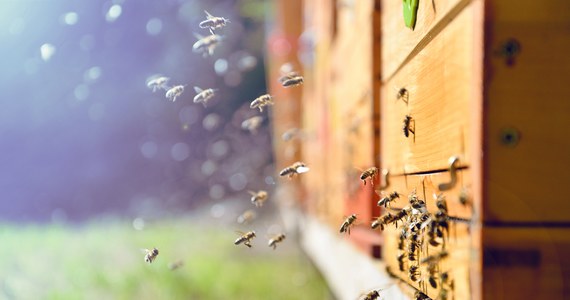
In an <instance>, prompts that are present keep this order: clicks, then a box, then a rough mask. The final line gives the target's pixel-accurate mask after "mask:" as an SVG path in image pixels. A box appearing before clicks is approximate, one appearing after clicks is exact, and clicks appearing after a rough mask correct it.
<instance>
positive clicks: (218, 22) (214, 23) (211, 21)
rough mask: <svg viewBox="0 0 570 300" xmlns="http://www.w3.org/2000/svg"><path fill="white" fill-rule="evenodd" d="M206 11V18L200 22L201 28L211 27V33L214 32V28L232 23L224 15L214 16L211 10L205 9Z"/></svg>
mask: <svg viewBox="0 0 570 300" xmlns="http://www.w3.org/2000/svg"><path fill="white" fill-rule="evenodd" d="M204 12H205V13H206V20H204V21H202V22H200V24H199V26H200V28H209V29H210V33H212V34H214V29H218V28H222V27H224V26H226V24H227V23H230V20H228V19H226V18H222V17H214V16H212V15H211V14H210V13H209V12H207V11H204Z"/></svg>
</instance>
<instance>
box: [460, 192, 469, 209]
mask: <svg viewBox="0 0 570 300" xmlns="http://www.w3.org/2000/svg"><path fill="white" fill-rule="evenodd" d="M458 200H459V203H461V205H463V206H465V205H467V204H469V191H468V190H467V188H466V187H463V188H461V191H460V192H459V197H458Z"/></svg>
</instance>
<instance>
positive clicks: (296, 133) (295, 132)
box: [281, 128, 301, 141]
mask: <svg viewBox="0 0 570 300" xmlns="http://www.w3.org/2000/svg"><path fill="white" fill-rule="evenodd" d="M300 135H301V130H300V129H299V128H291V129H289V130H287V131H285V132H283V134H282V135H281V139H283V140H284V141H290V140H292V139H294V138H295V137H300Z"/></svg>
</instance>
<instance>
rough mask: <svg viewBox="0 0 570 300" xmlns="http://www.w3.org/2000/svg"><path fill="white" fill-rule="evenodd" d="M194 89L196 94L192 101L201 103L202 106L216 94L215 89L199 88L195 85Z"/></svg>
mask: <svg viewBox="0 0 570 300" xmlns="http://www.w3.org/2000/svg"><path fill="white" fill-rule="evenodd" d="M194 91H196V96H194V103H202V105H204V107H206V104H208V101H210V100H211V99H212V98H214V96H215V95H216V91H217V89H205V90H203V89H201V88H199V87H197V86H195V87H194Z"/></svg>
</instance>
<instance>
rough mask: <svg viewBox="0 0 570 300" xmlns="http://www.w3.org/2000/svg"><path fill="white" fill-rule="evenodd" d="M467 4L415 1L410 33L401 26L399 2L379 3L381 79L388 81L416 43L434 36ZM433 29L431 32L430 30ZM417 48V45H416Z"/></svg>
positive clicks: (447, 0)
mask: <svg viewBox="0 0 570 300" xmlns="http://www.w3.org/2000/svg"><path fill="white" fill-rule="evenodd" d="M469 2H470V1H465V0H438V1H436V0H422V1H419V6H418V12H417V19H416V26H415V29H414V30H411V29H410V28H407V27H406V26H405V24H404V17H403V12H402V11H403V7H402V1H393V0H382V43H383V44H384V45H385V47H384V48H383V49H382V50H383V51H382V78H384V79H386V78H390V77H391V76H392V75H393V74H394V73H395V72H396V70H397V69H398V68H400V66H401V65H403V64H405V61H406V60H407V59H409V56H410V54H411V53H412V52H413V51H414V49H416V48H417V47H418V44H419V43H420V42H421V41H422V40H423V39H425V40H426V41H427V40H429V39H431V38H432V36H434V35H436V34H437V32H438V31H439V30H440V29H441V28H443V27H446V26H447V24H448V23H449V22H450V21H451V19H452V18H453V17H454V16H455V14H457V13H458V11H460V10H461V9H463V7H465V5H466V4H467V3H469ZM434 29H435V30H434ZM426 41H424V42H426ZM420 48H421V46H420Z"/></svg>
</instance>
